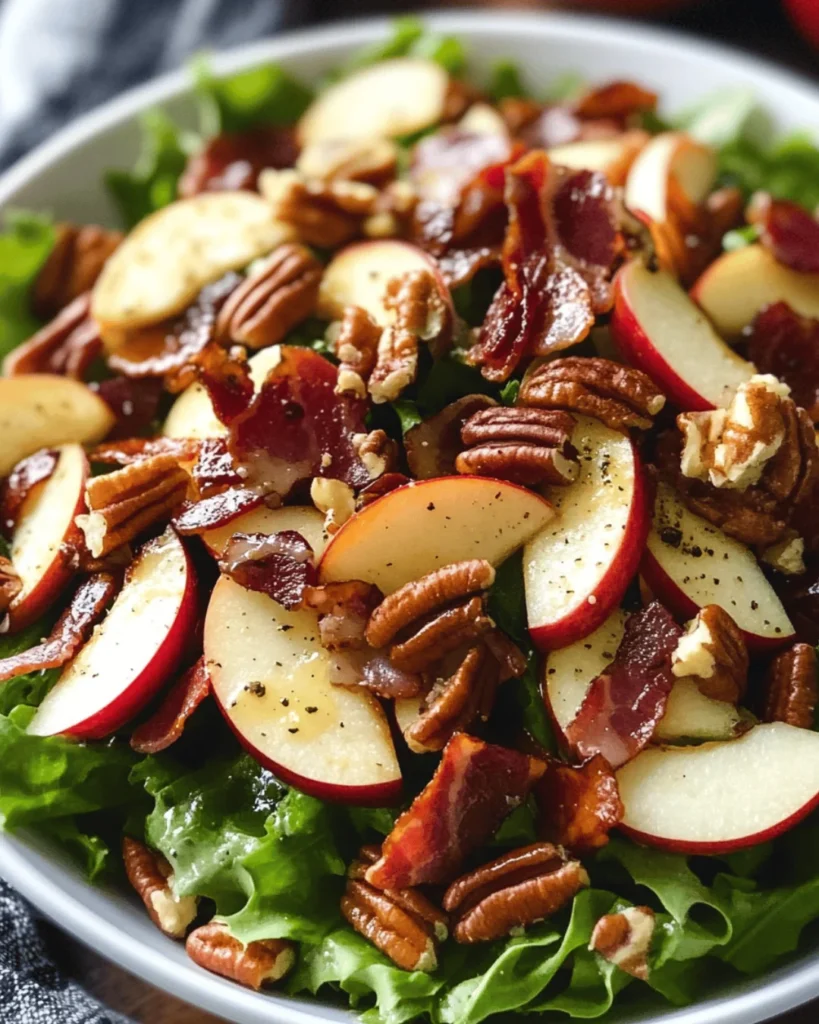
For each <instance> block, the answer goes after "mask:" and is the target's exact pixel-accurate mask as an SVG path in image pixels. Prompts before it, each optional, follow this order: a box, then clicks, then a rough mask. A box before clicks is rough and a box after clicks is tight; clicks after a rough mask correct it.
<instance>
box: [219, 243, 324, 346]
mask: <svg viewBox="0 0 819 1024" xmlns="http://www.w3.org/2000/svg"><path fill="white" fill-rule="evenodd" d="M321 275H322V266H321V264H320V263H319V261H318V260H317V259H316V258H315V256H314V255H313V254H312V253H311V252H310V250H309V249H308V248H307V247H306V246H303V245H297V244H295V243H288V244H286V245H280V246H279V248H278V249H276V250H275V251H274V252H273V253H272V255H270V256H269V257H268V258H267V259H265V260H264V261H262V262H260V263H258V264H254V266H253V269H252V271H251V272H250V273H249V274H248V275H247V277H246V278H245V279H244V281H242V283H241V284H240V285H239V287H238V288H236V290H235V291H233V292H232V293H231V294H230V296H229V297H228V299H227V301H226V302H225V304H224V305H223V306H222V308H221V309H220V310H219V315H218V316H217V318H216V327H215V329H214V336H215V337H216V339H217V340H218V341H220V342H222V343H223V344H229V343H230V342H239V343H240V344H242V345H249V346H250V347H251V348H263V347H264V346H266V345H275V344H276V343H277V342H279V341H281V340H282V338H284V337H285V336H286V335H287V334H288V333H289V332H290V331H291V330H292V329H293V328H294V327H295V326H296V324H299V323H301V321H302V320H304V319H306V318H307V317H308V316H310V314H311V313H312V312H313V311H314V310H315V308H316V301H317V299H318V290H319V284H320V283H321Z"/></svg>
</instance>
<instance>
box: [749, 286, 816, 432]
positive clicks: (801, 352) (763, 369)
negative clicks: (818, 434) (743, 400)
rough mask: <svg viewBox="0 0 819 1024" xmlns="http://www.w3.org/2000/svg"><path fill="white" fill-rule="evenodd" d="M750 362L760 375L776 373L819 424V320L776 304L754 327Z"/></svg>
mask: <svg viewBox="0 0 819 1024" xmlns="http://www.w3.org/2000/svg"><path fill="white" fill-rule="evenodd" d="M748 358H749V359H750V360H751V361H752V362H753V363H754V364H755V366H756V367H757V369H758V370H759V372H760V373H772V374H773V375H774V376H775V377H778V378H779V379H780V380H782V381H784V382H785V383H786V384H787V385H788V386H789V387H790V389H791V398H792V399H793V400H794V402H796V404H797V405H800V406H802V408H803V409H806V410H807V412H808V415H809V416H810V417H811V419H812V420H813V422H814V423H817V422H819V320H813V319H810V318H809V317H804V316H799V314H798V313H795V312H794V311H793V310H792V309H791V307H790V306H789V305H788V304H787V303H786V302H776V303H774V304H773V305H772V306H767V307H766V308H765V309H763V310H762V311H761V312H760V313H758V314H757V316H756V318H755V319H754V322H753V323H752V324H751V329H750V336H749V341H748Z"/></svg>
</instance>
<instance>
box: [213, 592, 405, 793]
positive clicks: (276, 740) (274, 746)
mask: <svg viewBox="0 0 819 1024" xmlns="http://www.w3.org/2000/svg"><path fill="white" fill-rule="evenodd" d="M330 658H331V655H330V652H329V651H327V650H325V648H324V647H322V646H321V643H320V642H319V638H318V627H317V618H316V614H315V612H310V611H295V612H288V611H286V610H285V609H284V608H283V607H282V606H281V605H280V604H277V603H276V602H275V601H273V600H272V599H271V598H269V597H267V595H266V594H260V593H256V592H254V591H251V590H245V589H244V587H241V586H239V585H238V584H237V583H234V582H233V580H230V579H228V578H227V577H222V578H221V579H220V580H219V581H218V582H217V584H216V586H215V587H214V590H213V594H212V595H211V599H210V604H209V605H208V611H207V615H206V617H205V663H206V665H207V668H208V672H209V673H210V678H211V684H212V686H213V693H214V695H215V697H216V700H217V702H218V703H219V706H220V708H221V709H222V713H223V714H224V716H225V719H226V720H227V722H228V724H229V725H230V727H231V728H232V729H233V731H234V732H235V733H236V736H237V737H238V739H239V741H240V742H241V743H242V745H243V746H244V747H246V749H247V750H248V751H249V752H250V753H251V755H252V756H253V757H255V758H256V760H257V761H259V762H260V763H261V764H263V765H264V766H265V767H266V768H269V769H270V770H271V771H272V772H274V773H275V774H276V775H278V776H279V778H281V779H283V780H284V781H285V782H287V783H289V784H290V785H293V786H295V787H296V788H297V789H301V790H303V791H304V792H305V793H310V794H312V795H313V796H316V797H319V798H320V799H322V800H335V801H339V802H343V803H353V804H374V805H379V804H386V803H390V802H391V801H393V800H394V799H396V797H398V795H399V793H400V790H401V770H400V768H399V767H398V761H397V759H396V756H395V749H394V747H393V743H392V738H391V735H390V728H389V724H388V722H387V719H386V716H385V714H384V711H383V709H382V708H381V705H380V704H379V703H378V701H377V700H376V699H375V698H374V697H373V696H372V695H371V694H369V693H366V692H365V691H364V690H352V689H347V688H345V687H341V686H334V685H333V684H332V683H331V682H330V674H329V673H330Z"/></svg>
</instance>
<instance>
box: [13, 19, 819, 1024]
mask: <svg viewBox="0 0 819 1024" xmlns="http://www.w3.org/2000/svg"><path fill="white" fill-rule="evenodd" d="M427 20H428V22H429V23H431V24H432V25H433V26H434V27H435V28H436V29H439V30H440V31H443V32H454V33H457V34H459V35H460V36H461V37H463V39H464V40H465V41H466V43H467V45H468V48H469V52H470V55H471V60H472V65H473V70H474V72H475V73H476V74H477V76H478V80H479V81H480V79H481V75H482V74H485V73H486V72H487V70H488V68H489V67H490V66H491V64H492V62H493V61H494V60H495V59H497V58H499V57H509V56H512V57H514V58H515V59H517V60H518V61H519V62H520V63H521V65H522V66H523V67H524V68H525V70H526V74H527V78H528V79H529V81H530V82H531V83H532V85H533V87H534V88H535V90H537V89H541V90H542V89H544V88H545V87H546V86H547V85H548V84H549V83H550V82H551V81H553V80H554V79H555V78H556V77H557V76H559V75H560V74H562V73H564V72H570V71H571V72H579V73H581V74H582V75H584V76H586V77H588V78H589V79H591V80H594V81H604V80H607V79H612V78H634V79H637V80H639V81H640V82H641V83H642V84H645V85H647V86H649V87H652V88H655V89H657V91H658V92H660V94H661V97H662V105H663V108H664V109H665V110H675V109H680V108H682V107H685V106H687V105H688V104H690V103H692V102H693V101H695V100H696V99H697V98H698V97H700V96H702V95H705V94H707V93H710V92H714V91H715V90H718V89H728V88H732V89H733V88H736V87H738V86H747V87H750V88H752V89H753V90H755V91H756V93H757V94H758V96H759V98H760V100H761V101H762V102H763V103H764V104H765V106H766V107H767V109H768V111H769V112H770V114H771V116H772V118H773V120H774V122H775V124H776V125H777V127H778V128H780V129H781V130H791V129H795V128H802V129H808V130H810V131H812V132H819V96H818V95H816V92H815V90H814V89H813V88H812V87H811V86H810V85H809V84H807V83H805V82H803V81H802V80H800V79H798V78H796V77H794V76H792V75H790V74H788V73H786V72H783V71H779V70H777V69H775V68H772V67H770V66H768V65H765V64H764V63H761V62H759V61H757V60H755V59H753V58H750V57H743V56H741V55H737V54H733V53H731V52H729V51H725V50H721V49H720V48H719V47H715V46H712V45H709V44H705V43H703V42H702V41H700V40H696V41H695V40H687V39H685V38H683V37H677V36H674V37H672V36H669V35H668V34H665V33H662V32H659V31H657V30H651V29H647V28H644V27H637V26H635V25H633V24H630V23H627V22H616V21H606V20H600V19H591V18H581V17H571V16H566V15H555V14H543V15H527V14H510V13H499V14H486V13H478V12H472V13H469V12H464V13H460V14H441V15H436V16H431V17H430V18H428V19H427ZM386 31H387V28H386V23H385V22H382V21H369V22H362V23H354V24H349V25H345V26H337V25H335V26H331V27H329V28H324V29H320V30H316V31H312V32H306V33H300V34H298V35H292V36H284V37H281V38H279V39H275V40H269V41H264V42H260V43H256V44H253V45H251V46H247V47H243V48H240V49H237V50H235V51H231V52H230V53H226V54H222V55H220V56H218V57H216V58H214V61H213V63H214V67H215V69H216V70H217V71H219V72H225V73H229V72H231V71H235V70H238V69H240V68H247V67H251V66H253V65H256V64H259V63H261V62H264V61H269V60H277V61H281V62H282V64H283V65H284V66H286V67H287V68H288V70H290V71H292V72H293V73H295V74H297V75H299V76H301V77H303V78H305V79H306V80H310V79H311V78H313V77H314V76H316V75H318V74H320V73H322V72H324V71H326V70H328V69H329V68H331V67H333V66H334V65H336V64H337V63H338V62H339V61H340V60H343V59H344V58H345V57H346V56H347V55H349V54H350V53H351V52H352V51H354V50H355V49H356V48H358V47H359V46H361V45H363V44H366V43H368V42H372V41H373V40H375V39H377V38H379V37H381V36H383V35H384V33H385V32H386ZM157 104H159V105H162V106H163V107H164V108H165V109H166V110H167V111H168V112H169V113H170V114H171V115H172V116H173V117H174V118H176V119H178V120H179V121H180V122H181V123H182V124H184V125H187V126H190V127H193V125H194V123H195V106H194V104H193V102H192V101H191V99H190V96H189V95H188V78H187V75H186V74H185V73H184V72H180V73H175V74H172V75H168V76H165V77H164V78H162V79H159V80H157V81H156V82H153V83H150V84H149V85H147V86H145V87H142V88H140V89H137V90H135V91H133V92H131V93H129V94H127V95H126V96H124V97H122V98H120V99H118V100H115V101H114V102H112V103H109V104H107V105H106V106H104V107H103V108H101V109H100V110H98V111H95V112H93V113H92V114H90V115H88V116H86V117H85V118H83V119H82V120H80V121H79V122H77V123H76V124H74V125H71V126H69V127H68V128H66V129H65V130H64V131H63V132H61V133H60V134H58V135H57V136H56V137H54V138H53V139H51V140H50V141H48V142H47V143H46V144H45V145H43V146H41V147H40V148H39V149H37V150H36V151H35V152H34V153H32V154H31V155H29V156H28V157H26V158H25V159H24V160H22V161H21V162H20V163H19V164H17V165H16V166H15V167H14V168H12V169H11V170H10V171H9V172H7V173H6V175H4V176H3V178H2V179H1V180H0V208H9V207H27V208H32V209H39V210H46V211H50V212H52V213H53V214H54V215H55V216H56V217H58V218H66V219H72V220H77V221H97V222H102V223H115V219H114V213H113V209H112V207H111V205H110V203H109V201H108V199H107V196H106V194H105V190H104V188H103V187H102V184H101V178H102V174H103V173H104V172H105V171H106V170H108V169H110V168H112V167H125V168H127V167H130V166H132V164H133V161H134V159H135V157H136V154H137V152H138V148H139V131H138V127H137V123H136V117H137V115H138V114H139V113H140V112H141V111H144V110H146V109H149V108H151V107H153V106H155V105H157ZM0 872H2V874H3V875H4V876H5V877H6V878H7V879H8V880H9V881H10V882H11V883H12V884H13V885H15V886H17V887H18V888H19V889H20V890H21V891H22V892H23V893H24V894H25V895H26V896H27V897H28V898H29V899H31V900H32V901H33V902H34V903H35V904H36V905H37V906H38V907H39V908H40V909H41V910H42V911H43V912H44V913H46V914H47V915H49V916H50V917H52V918H53V919H54V920H55V921H56V922H57V923H58V924H60V925H61V926H63V927H64V928H67V929H68V930H69V931H71V932H73V933H74V934H75V935H76V936H77V937H78V938H80V939H81V940H83V941H84V942H86V943H88V944H89V945H91V946H93V947H95V948H96V949H97V950H99V951H100V952H101V953H103V954H104V955H106V956H108V957H109V958H111V959H113V960H115V961H116V962H118V963H119V964H121V965H122V966H124V967H126V968H127V969H129V970H131V971H133V972H134V973H136V974H139V975H141V976H142V977H144V978H145V979H146V980H148V981H150V982H151V983H153V984H155V985H158V986H159V987H161V988H164V989H166V990H167V991H169V992H173V993H174V994H176V995H178V996H180V997H181V998H183V999H186V1000H188V1001H189V1002H191V1003H193V1004H195V1005H198V1006H200V1007H202V1008H204V1009H208V1010H210V1011H211V1012H212V1013H216V1014H219V1015H221V1016H223V1017H225V1018H227V1019H229V1020H233V1021H241V1022H245V1024H257V1022H259V1024H261V1022H268V1024H270V1022H277V1024H301V1022H307V1021H310V1020H330V1021H348V1020H350V1019H351V1018H350V1016H349V1015H348V1014H347V1013H346V1012H344V1011H341V1010H338V1009H334V1008H332V1007H330V1006H328V1005H326V1004H324V1003H323V1004H318V1003H313V1002H307V1001H303V1000H300V999H291V998H286V997H284V996H279V995H276V996H270V995H259V994H256V993H253V992H250V991H248V990H245V989H242V988H240V987H238V986H236V985H233V984H232V983H229V982H226V981H223V980H221V979H219V978H217V977H215V976H213V975H209V974H207V973H206V972H204V971H202V970H200V969H199V968H197V967H195V966H194V965H193V964H192V963H191V962H190V961H189V960H188V959H187V958H186V956H185V953H184V949H183V948H182V946H181V945H180V944H177V943H174V942H172V941H171V940H169V939H166V938H164V937H163V936H162V935H161V934H160V933H159V932H158V931H157V930H156V929H155V928H154V926H153V925H152V924H151V923H150V922H149V921H148V918H147V916H146V915H145V914H144V911H143V910H142V907H141V906H137V904H136V903H135V901H133V900H131V899H130V898H129V897H128V896H127V895H126V894H124V893H123V892H119V891H114V890H109V889H105V888H98V887H92V886H89V885H88V884H87V883H86V882H85V881H83V879H82V878H81V877H80V876H79V875H78V874H77V872H76V871H75V870H74V868H73V867H72V866H71V865H69V864H67V863H66V862H64V861H63V860H61V859H60V858H59V857H57V856H55V855H54V854H53V853H52V852H51V851H49V850H48V849H47V848H44V847H43V846H41V845H40V844H39V843H38V842H37V841H36V840H34V839H32V838H31V837H8V836H3V835H0ZM726 974H727V972H726ZM816 994H819V959H817V958H816V957H815V955H814V953H813V951H805V952H803V953H802V955H801V956H800V957H799V958H797V959H795V960H794V961H793V962H792V963H790V964H788V965H786V966H785V967H782V968H780V969H779V970H777V971H775V972H773V973H772V974H769V975H767V976H766V977H765V978H763V979H758V980H755V981H746V982H742V983H736V982H735V981H734V980H733V979H730V980H729V979H728V978H727V977H726V985H725V988H724V990H722V991H720V992H719V993H717V994H715V995H713V996H712V997H711V998H709V999H707V1000H706V1001H704V1002H702V1003H699V1004H698V1005H696V1006H693V1007H690V1008H687V1009H683V1010H673V1009H671V1008H667V1007H659V1006H658V1007H657V1008H656V1009H641V1010H632V1009H629V1008H628V1006H627V1005H624V1006H623V1007H621V1008H619V1009H618V1010H617V1011H616V1012H615V1013H613V1014H611V1015H610V1016H608V1017H607V1018H606V1019H607V1020H609V1021H612V1022H615V1021H616V1022H618V1024H632V1022H637V1021H659V1020H662V1021H663V1022H664V1024H716V1022H719V1024H754V1022H756V1021H761V1020H764V1019H766V1018H768V1017H770V1016H772V1015H774V1014H776V1013H781V1012H783V1011H784V1010H787V1009H789V1008H790V1007H792V1006H795V1005H797V1004H799V1003H800V1002H803V1001H805V1000H807V999H809V998H811V997H812V996H814V995H816ZM559 1019H560V1020H561V1021H563V1020H565V1019H566V1018H564V1017H562V1016H561V1017H560V1018H559Z"/></svg>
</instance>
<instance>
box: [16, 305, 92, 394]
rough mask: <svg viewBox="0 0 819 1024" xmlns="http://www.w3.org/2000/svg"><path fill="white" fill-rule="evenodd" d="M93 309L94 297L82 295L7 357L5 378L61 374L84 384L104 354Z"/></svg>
mask: <svg viewBox="0 0 819 1024" xmlns="http://www.w3.org/2000/svg"><path fill="white" fill-rule="evenodd" d="M90 308H91V293H90V292H84V293H83V294H82V295H78V296H77V298H76V299H74V300H73V302H71V303H70V304H69V305H67V306H65V307H64V308H63V309H62V310H61V311H60V312H59V313H58V314H57V315H56V316H55V317H54V319H53V320H51V321H50V323H47V324H46V325H45V327H43V328H41V329H40V330H39V331H37V333H36V334H34V335H32V337H31V338H29V339H28V341H26V342H24V344H22V345H19V346H18V347H17V348H15V349H14V350H13V351H12V352H11V353H10V354H9V355H8V356H7V357H6V359H5V362H4V363H3V372H4V373H5V375H6V376H7V377H14V376H17V375H18V374H21V373H57V374H61V375H62V376H65V377H73V378H74V379H75V380H82V378H83V377H84V375H85V372H86V370H87V369H88V367H89V366H90V365H91V363H92V362H93V361H94V360H95V359H96V358H97V356H98V355H99V353H100V352H101V351H102V338H101V337H100V333H99V329H98V328H97V325H96V324H95V323H94V321H93V320H92V319H91V317H90Z"/></svg>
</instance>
